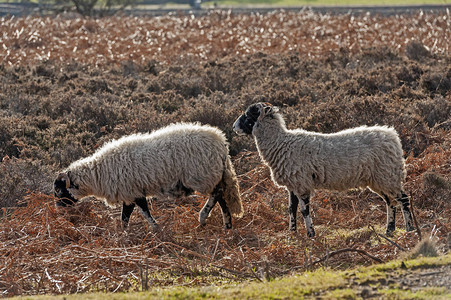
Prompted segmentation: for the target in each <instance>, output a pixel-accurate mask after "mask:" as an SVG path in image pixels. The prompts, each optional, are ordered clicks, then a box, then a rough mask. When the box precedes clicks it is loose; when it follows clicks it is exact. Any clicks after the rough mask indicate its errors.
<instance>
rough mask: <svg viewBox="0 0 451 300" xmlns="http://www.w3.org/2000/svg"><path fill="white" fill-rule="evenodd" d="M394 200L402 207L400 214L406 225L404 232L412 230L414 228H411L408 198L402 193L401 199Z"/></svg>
mask: <svg viewBox="0 0 451 300" xmlns="http://www.w3.org/2000/svg"><path fill="white" fill-rule="evenodd" d="M396 200H397V201H398V202H400V203H401V205H402V214H403V216H404V223H405V224H406V231H412V230H414V229H415V228H414V227H413V222H412V214H411V213H410V209H409V196H407V195H406V194H405V193H402V194H401V197H399V198H397V199H396Z"/></svg>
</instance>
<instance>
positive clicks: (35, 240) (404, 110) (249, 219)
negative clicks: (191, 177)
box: [0, 13, 451, 296]
mask: <svg viewBox="0 0 451 300" xmlns="http://www.w3.org/2000/svg"><path fill="white" fill-rule="evenodd" d="M118 22H121V24H125V25H124V26H116V25H117V24H118ZM449 22H450V21H449V15H446V14H443V15H428V14H421V15H414V16H397V17H395V16H394V17H387V18H383V17H375V16H361V17H355V16H354V17H351V16H327V15H326V16H321V15H315V14H310V13H305V14H300V15H298V14H293V13H273V14H268V15H247V16H238V15H228V14H224V13H213V14H211V15H210V16H208V17H201V18H192V17H191V16H177V17H176V16H168V17H160V18H154V19H146V18H144V19H140V18H130V17H124V18H117V17H115V18H104V19H98V20H94V19H89V18H87V19H70V18H65V17H57V18H42V19H41V18H31V17H30V18H24V19H20V18H19V19H3V20H2V23H1V25H0V28H1V30H2V32H3V33H4V34H3V36H2V37H0V38H1V39H2V42H3V44H4V45H5V46H4V47H3V48H0V58H1V59H2V62H3V63H2V65H1V66H0V87H1V88H0V159H1V160H2V161H1V162H0V178H2V184H1V185H0V206H1V207H2V217H1V220H0V256H1V257H2V258H3V259H2V260H1V263H0V293H1V295H2V296H12V295H27V294H48V293H52V294H62V293H75V292H88V291H98V290H101V291H129V290H141V289H147V288H150V287H153V286H168V285H207V284H222V283H225V282H236V281H243V280H267V279H269V280H270V279H271V278H274V277H277V276H282V275H286V274H289V273H292V272H302V271H304V270H307V269H311V268H316V267H318V266H321V265H326V266H329V267H331V268H334V269H346V268H349V267H352V266H356V265H367V264H371V263H373V261H375V260H382V261H388V260H391V259H394V258H396V257H399V255H400V254H401V253H402V252H405V251H404V250H401V249H405V250H406V251H408V250H410V249H412V248H414V247H415V245H416V244H417V243H418V240H419V238H418V236H417V233H415V232H412V233H406V232H405V231H403V230H398V231H397V232H396V233H395V236H394V237H391V240H392V242H394V243H396V245H398V246H399V247H398V246H396V245H394V244H393V243H390V242H389V241H387V240H385V239H384V238H383V237H381V236H380V235H379V234H378V233H377V232H380V231H382V228H383V226H384V225H385V204H384V203H383V201H382V200H380V199H379V198H378V197H377V196H375V195H374V194H372V193H370V192H368V191H358V190H352V191H349V192H340V193H339V192H324V191H320V192H318V193H317V194H316V195H315V197H314V199H313V200H312V209H313V221H314V223H315V225H316V228H317V235H318V236H317V237H316V238H315V239H307V238H305V230H304V229H303V226H299V229H300V232H299V233H298V234H291V233H289V232H288V231H287V228H288V200H287V194H286V191H284V190H281V189H277V188H276V187H275V186H274V185H273V184H272V182H271V180H270V178H269V171H268V169H267V168H266V167H265V166H264V165H262V164H261V162H260V160H259V158H258V155H257V154H256V152H255V146H254V145H253V141H252V140H251V139H246V138H243V137H237V136H236V135H234V134H233V133H232V130H231V124H232V123H233V121H234V119H235V118H236V117H237V116H238V115H239V114H240V113H241V111H242V109H244V108H245V107H247V106H248V105H249V104H250V103H252V102H255V101H268V102H271V103H273V104H275V105H278V106H280V107H281V109H282V112H283V113H284V114H285V116H286V118H287V124H288V127H290V128H295V127H303V128H305V129H308V130H315V131H322V132H334V131H338V130H341V129H344V128H348V127H353V126H358V125H363V124H367V125H373V124H384V125H391V126H394V127H395V128H396V129H397V130H398V132H399V133H400V136H401V139H402V143H403V148H404V150H405V156H406V163H407V175H408V176H407V182H406V185H405V188H406V191H407V192H408V193H409V194H410V195H411V197H412V201H413V205H414V207H415V212H416V217H417V219H418V223H419V229H420V231H421V233H422V235H423V236H424V237H432V238H433V239H434V243H435V244H436V247H437V249H438V251H439V252H445V251H448V250H447V247H448V246H447V245H448V243H449V241H448V239H449V231H450V226H451V221H450V217H449V211H450V209H451V201H450V174H451V127H450V119H449V116H450V115H451V93H450V86H451V69H450V67H449V66H450V65H451V64H450V57H449V49H448V48H446V47H447V44H446V41H447V37H446V32H445V28H446V27H448V28H449ZM218 24H223V26H218ZM270 28H273V29H274V30H275V31H274V32H273V33H269V30H270ZM343 28H346V29H343ZM396 28H398V29H399V30H397V29H396ZM395 29H396V30H395ZM202 30H203V33H201V31H202ZM52 32H53V34H52ZM243 32H244V33H245V34H243ZM396 32H398V34H395V33H396ZM282 33H283V36H286V39H285V38H283V36H282V35H281V34H282ZM147 34H150V36H148V37H146V38H144V36H147ZM246 37H247V38H248V39H247V40H246ZM412 40H413V41H415V42H411V43H409V41H412ZM337 41H341V42H337ZM74 43H75V44H74ZM290 43H292V44H290ZM418 43H419V44H418ZM262 45H263V46H262ZM44 46H45V47H46V48H45V50H44V49H43V47H44ZM370 46H371V47H370ZM156 47H160V48H161V50H160V51H158V50H157V48H156ZM290 47H291V48H290ZM105 51H106V52H108V53H109V52H111V53H109V54H107V53H106V52H105ZM425 51H427V52H425ZM47 53H50V54H49V55H47ZM132 54H133V55H132ZM308 54H310V56H309V55H308ZM46 55H47V56H46ZM49 58H50V59H49ZM142 59H144V61H143V60H142ZM176 121H199V122H201V123H208V124H212V125H214V126H218V127H219V128H221V129H222V130H224V131H225V132H226V135H227V138H228V139H229V141H230V143H231V153H232V155H233V162H234V165H235V168H236V171H237V174H239V180H240V185H241V191H242V196H243V201H244V208H245V215H244V217H243V218H242V219H240V220H236V221H235V229H234V230H232V231H230V232H225V231H224V230H223V228H222V219H221V214H220V212H219V208H215V209H214V211H213V213H212V216H211V219H209V220H208V223H207V226H206V227H200V226H199V222H198V220H197V218H198V212H199V210H200V208H201V205H202V204H203V203H204V202H205V201H206V198H205V197H203V196H201V195H195V196H193V197H190V198H184V199H178V200H171V201H167V200H163V199H159V200H152V203H151V204H152V206H151V210H152V215H154V216H155V217H156V218H157V220H158V222H159V223H161V225H162V229H163V230H162V231H161V232H160V233H156V234H155V233H152V232H151V230H150V228H148V227H147V224H146V222H145V220H143V219H142V218H141V217H140V215H139V214H133V215H132V218H131V222H130V227H129V228H128V229H127V230H126V231H124V230H123V229H122V228H121V227H120V224H119V219H120V218H119V214H120V212H119V210H117V209H116V210H111V209H108V208H106V207H105V206H104V204H103V203H101V202H99V201H84V202H83V203H80V204H79V205H77V206H76V207H74V208H71V209H66V210H57V209H56V208H55V206H54V199H53V197H52V196H50V195H49V194H51V188H52V181H53V179H54V176H55V174H56V173H57V172H58V171H59V170H60V169H61V168H63V167H65V166H67V165H68V164H69V163H70V162H72V161H74V160H76V159H78V158H80V157H83V156H85V155H88V154H90V153H92V152H93V151H95V149H96V148H97V147H99V146H100V145H102V144H103V143H104V142H105V141H107V140H109V139H111V138H117V137H119V136H122V135H124V134H130V133H134V132H142V131H150V130H153V129H156V128H159V127H161V126H164V125H166V124H169V123H171V122H176ZM397 224H399V225H402V224H403V221H402V216H401V214H399V215H398V219H397ZM374 228H375V229H374ZM372 257H373V258H372Z"/></svg>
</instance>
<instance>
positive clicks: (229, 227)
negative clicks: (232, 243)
mask: <svg viewBox="0 0 451 300" xmlns="http://www.w3.org/2000/svg"><path fill="white" fill-rule="evenodd" d="M224 228H225V229H226V230H228V229H232V223H227V224H224Z"/></svg>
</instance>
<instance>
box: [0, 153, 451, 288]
mask: <svg viewBox="0 0 451 300" xmlns="http://www.w3.org/2000/svg"><path fill="white" fill-rule="evenodd" d="M449 152H450V151H449V150H448V151H447V154H448V157H449ZM448 157H444V156H442V157H440V158H435V162H436V163H438V166H442V167H439V169H440V170H437V171H438V172H442V171H449V170H446V168H449V158H448ZM429 159H431V158H430V157H429V156H427V155H426V156H425V157H421V158H415V159H410V163H409V168H418V167H421V165H422V164H427V163H428V162H427V161H425V160H429ZM256 161H258V160H257V157H256V154H255V153H242V154H241V155H239V156H238V157H237V158H236V159H235V164H246V163H250V164H253V163H255V162H256ZM411 174H412V175H411V182H416V181H421V180H422V178H421V177H422V176H421V174H419V173H415V172H412V173H411ZM240 182H241V189H242V195H243V200H244V207H245V215H244V217H243V218H242V219H239V220H234V225H235V228H234V229H233V230H230V231H225V230H224V229H223V227H222V226H223V225H222V216H221V213H220V211H219V208H215V209H214V210H213V212H212V216H211V217H210V219H209V220H208V223H207V225H206V226H205V227H201V226H199V222H198V221H197V217H198V211H199V210H200V208H201V205H202V204H203V203H204V201H205V200H206V198H205V197H204V196H200V195H195V196H193V197H191V198H186V199H181V200H172V201H169V202H167V201H164V200H154V201H152V214H153V215H154V216H155V217H156V218H157V220H158V221H159V222H160V224H161V231H160V232H156V233H154V232H151V231H150V227H149V226H148V225H147V223H146V221H145V220H144V219H142V217H141V216H140V215H139V214H138V213H135V214H133V215H132V219H131V223H130V226H129V228H128V229H126V230H123V229H122V227H121V224H120V221H119V219H120V218H119V211H118V210H117V209H116V210H111V209H109V208H106V207H105V206H104V204H103V203H102V202H99V201H84V202H83V203H81V204H79V205H77V206H75V207H74V208H69V209H57V208H56V207H55V206H54V198H53V197H52V196H48V195H44V194H30V195H28V196H27V197H26V199H25V200H24V202H25V203H24V204H25V206H24V207H20V208H17V209H15V210H14V211H13V212H11V213H9V214H8V215H7V217H4V218H3V220H2V222H1V223H0V234H1V236H0V238H1V241H0V256H1V257H3V258H4V259H5V260H4V263H2V266H1V271H2V276H1V279H0V289H1V290H2V293H3V296H11V295H23V294H44V293H56V294H60V293H75V292H87V291H91V290H105V291H128V290H141V289H142V288H143V287H144V286H145V282H147V285H148V286H149V285H151V286H166V285H180V284H184V285H185V284H188V285H205V284H213V283H214V284H218V283H221V282H222V283H224V282H230V281H242V280H249V279H254V280H257V279H258V280H264V279H265V278H272V277H275V276H281V275H285V274H289V273H291V272H299V271H303V270H306V269H310V268H311V267H310V265H309V264H310V263H311V262H312V261H315V260H317V259H319V258H322V257H323V256H326V254H327V253H329V252H331V251H334V250H338V249H342V248H354V249H359V250H363V251H365V252H366V253H368V254H370V255H372V256H375V257H377V258H379V259H381V260H383V261H388V260H390V259H393V258H396V257H397V256H398V255H399V253H400V250H399V249H397V248H396V247H394V246H393V245H391V244H390V243H388V242H386V241H385V240H383V239H381V238H380V237H379V236H378V235H377V234H376V233H375V232H374V231H373V230H372V229H371V228H370V226H374V227H376V228H377V231H379V232H380V231H382V230H383V226H384V223H385V206H384V205H383V202H382V200H379V199H377V197H376V196H375V195H373V194H371V193H369V192H368V191H363V192H362V191H355V192H352V193H333V192H330V193H326V192H319V193H317V195H316V197H315V198H314V200H313V211H314V222H315V223H316V227H317V237H315V238H314V239H308V238H306V237H305V229H304V227H303V224H302V221H301V220H300V221H301V222H300V224H299V225H300V226H299V233H297V234H293V233H289V232H288V231H287V227H288V223H287V222H288V216H287V199H286V192H285V191H284V190H281V189H278V188H276V187H275V186H274V185H273V184H272V183H271V181H270V179H269V178H268V170H267V168H266V167H265V166H263V165H261V164H257V166H256V167H255V168H253V169H252V170H251V171H249V172H247V173H244V174H242V175H240ZM448 184H449V183H448ZM434 188H436V187H428V188H427V189H426V192H425V193H424V192H421V191H417V190H413V195H414V199H416V203H415V205H416V206H417V209H416V210H415V212H416V214H417V218H418V220H419V223H420V226H421V230H422V232H423V234H424V235H433V237H434V238H435V239H437V241H438V245H439V246H440V247H441V249H442V250H443V247H444V245H445V244H446V236H447V234H448V233H449V228H450V226H451V224H450V219H449V216H448V213H447V212H449V211H450V209H451V205H450V203H449V201H446V200H444V197H446V194H444V191H442V192H440V191H435V192H434V193H435V197H436V198H435V199H437V195H438V197H439V198H438V199H442V200H441V201H439V202H437V201H429V199H428V197H427V196H428V195H426V194H427V193H429V192H430V189H434ZM445 193H446V191H445ZM440 197H442V198H440ZM436 203H440V205H439V206H438V207H437V204H436ZM420 206H421V209H420ZM397 222H398V224H399V226H400V227H402V224H403V220H402V218H398V220H397ZM392 239H393V241H395V242H396V243H397V244H399V245H400V246H401V247H403V248H406V249H411V248H413V247H414V246H415V244H416V243H417V242H418V237H417V236H416V234H415V233H406V232H405V231H402V230H401V231H398V232H397V233H396V235H395V236H394V237H392ZM371 263H373V260H371V259H370V258H368V257H367V256H365V255H361V254H359V253H354V252H352V253H351V252H349V253H343V254H340V255H336V256H334V257H331V258H329V259H328V260H326V261H325V262H323V263H322V264H317V265H315V266H314V267H318V266H320V265H327V266H329V267H332V268H340V269H343V268H348V267H351V266H356V265H365V264H371ZM146 273H147V275H146ZM146 276H147V277H146ZM146 278H147V280H146Z"/></svg>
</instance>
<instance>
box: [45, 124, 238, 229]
mask: <svg viewBox="0 0 451 300" xmlns="http://www.w3.org/2000/svg"><path fill="white" fill-rule="evenodd" d="M228 151H229V150H228V143H227V141H226V138H225V136H224V133H223V132H222V131H220V130H219V129H217V128H214V127H211V126H201V125H199V124H193V123H178V124H172V125H169V126H167V127H164V128H162V129H159V130H157V131H154V132H152V133H147V134H133V135H130V136H125V137H122V138H120V139H118V140H113V141H111V142H109V143H107V144H106V145H104V146H103V147H102V148H100V149H99V150H98V151H97V152H95V153H94V154H93V155H91V156H89V157H87V158H83V159H80V160H78V161H76V162H74V163H72V164H71V165H70V166H69V167H68V168H67V169H66V170H64V172H63V173H61V174H59V175H58V177H57V178H56V180H55V182H54V190H55V196H57V197H58V198H60V199H59V200H58V202H57V205H58V206H66V205H73V204H74V203H75V202H77V201H78V200H80V199H81V198H84V197H87V196H95V197H97V198H100V199H104V200H105V202H106V204H108V205H110V206H116V205H119V204H121V203H122V221H123V223H124V226H127V224H128V221H129V219H130V215H131V213H132V212H133V209H134V207H135V204H136V205H138V207H139V208H140V209H141V213H142V215H143V216H144V217H145V218H146V219H147V221H149V223H150V225H151V227H152V229H157V228H158V226H157V223H156V221H155V219H154V218H153V217H152V216H151V214H150V212H149V208H148V206H147V201H146V196H157V197H158V196H160V197H168V196H169V197H180V196H183V195H190V194H191V193H193V192H194V191H198V192H199V193H202V194H211V197H210V199H209V200H208V201H207V202H206V203H205V205H204V207H203V208H202V210H201V212H200V216H199V221H200V223H201V224H202V225H205V222H206V219H207V218H208V216H209V215H210V212H211V210H212V208H213V207H214V205H215V204H216V202H219V205H220V206H221V209H222V213H223V218H224V225H225V227H226V228H232V218H231V214H233V215H234V216H237V217H240V216H241V215H242V213H243V207H242V204H241V198H240V193H239V187H238V183H237V178H236V174H235V170H234V168H233V165H232V162H231V161H230V157H229V155H228Z"/></svg>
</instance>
